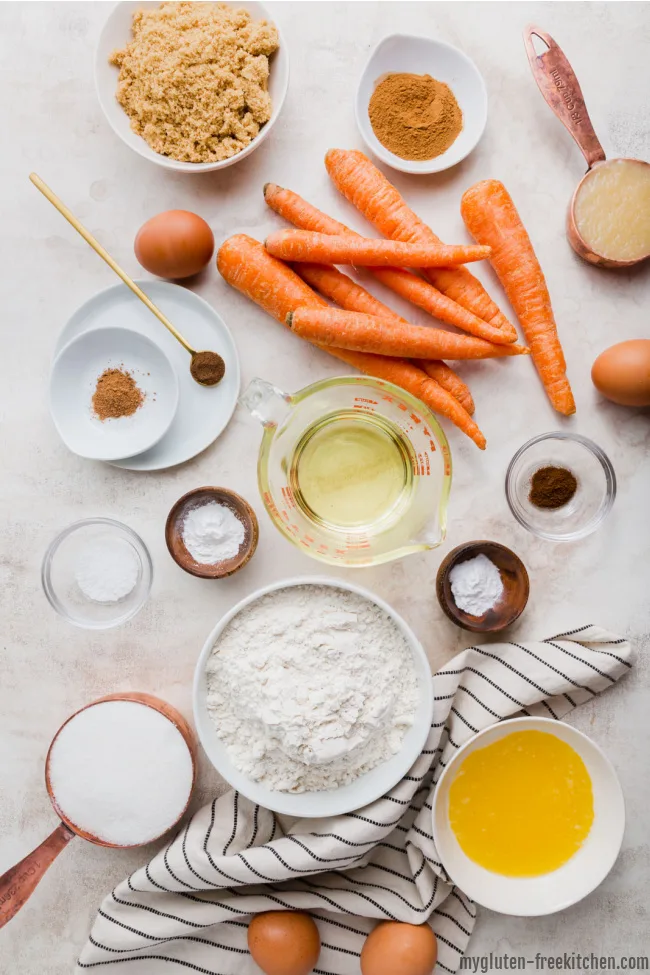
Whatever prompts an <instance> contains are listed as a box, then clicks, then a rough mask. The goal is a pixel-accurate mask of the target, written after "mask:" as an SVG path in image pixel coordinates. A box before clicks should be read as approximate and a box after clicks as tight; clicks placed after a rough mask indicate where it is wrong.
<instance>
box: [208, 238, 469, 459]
mask: <svg viewBox="0 0 650 975" xmlns="http://www.w3.org/2000/svg"><path fill="white" fill-rule="evenodd" d="M217 268H218V269H219V272H220V274H221V275H222V277H223V278H224V279H225V280H226V281H227V282H228V284H230V285H232V287H233V288H237V290H238V291H241V292H242V294H244V295H246V297H248V298H250V299H251V300H252V301H254V302H255V303H256V304H258V305H259V306H260V307H261V308H263V309H264V311H266V312H268V314H269V315H271V316H273V318H276V319H277V320H278V321H281V322H282V323H283V324H286V318H287V316H288V315H289V314H290V313H291V312H293V311H294V310H295V309H297V308H299V307H312V308H315V309H316V308H325V309H326V308H327V305H326V304H325V302H324V301H323V299H322V298H320V297H319V296H318V295H317V294H316V293H315V292H314V291H312V289H311V288H310V287H309V286H308V285H307V284H305V282H304V281H301V279H300V278H299V277H298V275H297V274H294V272H293V271H292V270H291V268H289V267H287V265H286V264H283V263H282V261H278V260H277V259H276V258H275V257H272V256H271V255H270V254H269V253H268V251H267V250H265V248H264V247H263V245H262V244H260V243H259V242H258V241H257V240H254V239H253V238H252V237H248V236H247V235H246V234H236V235H235V236H234V237H230V238H229V239H228V240H226V241H225V242H224V243H223V244H222V245H221V247H220V248H219V252H218V254H217ZM327 351H328V352H330V353H331V355H333V356H335V357H336V358H337V359H340V360H341V361H342V362H345V363H347V364H348V365H349V366H352V367H353V368H355V369H358V370H359V371H360V372H365V373H367V374H368V375H369V376H375V377H377V378H378V379H384V380H385V381H386V382H392V383H394V384H395V385H396V386H400V387H401V388H402V389H406V390H408V392H410V393H411V394H412V395H413V396H417V397H418V398H419V399H421V400H422V402H423V403H426V405H427V406H428V407H429V408H430V409H431V410H434V411H436V412H439V413H442V414H443V415H444V416H447V417H448V418H449V419H450V420H451V421H452V423H455V424H456V426H457V427H459V428H460V429H461V430H462V431H463V432H464V433H466V434H467V435H468V436H469V437H471V439H472V440H473V441H474V442H475V443H476V444H477V445H478V446H479V447H480V448H481V449H482V450H484V449H485V437H484V436H483V434H482V433H481V431H480V430H479V428H478V427H477V425H476V424H475V423H474V421H473V420H472V419H471V417H470V416H469V414H468V413H467V412H466V411H465V410H464V409H463V407H462V406H461V405H460V403H458V401H457V400H455V399H454V397H453V396H452V395H451V394H450V393H448V392H447V391H446V390H445V389H442V387H440V386H439V385H438V384H437V383H436V382H435V381H434V380H433V379H430V378H429V377H428V376H427V375H426V373H424V372H423V371H422V370H421V369H418V368H417V367H416V366H413V365H411V363H409V362H404V361H402V360H400V359H389V358H386V357H385V356H375V355H365V354H364V353H361V352H351V351H345V350H342V349H328V350H327Z"/></svg>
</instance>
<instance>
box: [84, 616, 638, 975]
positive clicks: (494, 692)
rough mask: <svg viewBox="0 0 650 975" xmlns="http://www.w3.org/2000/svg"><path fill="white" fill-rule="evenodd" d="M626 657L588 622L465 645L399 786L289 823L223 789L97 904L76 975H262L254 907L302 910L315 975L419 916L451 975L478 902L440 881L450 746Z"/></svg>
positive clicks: (338, 967) (579, 691)
mask: <svg viewBox="0 0 650 975" xmlns="http://www.w3.org/2000/svg"><path fill="white" fill-rule="evenodd" d="M630 658H631V650H630V646H629V644H628V642H627V641H626V640H622V639H619V638H618V637H616V636H613V635H612V634H610V633H606V632H605V631H604V630H602V629H600V628H599V627H596V626H583V627H580V628H579V629H576V630H572V631H571V632H568V633H563V634H559V635H558V636H557V637H554V638H552V639H550V640H545V641H544V642H539V643H521V644H517V643H498V644H487V645H485V646H481V647H470V648H469V649H468V650H464V651H463V652H462V653H460V654H458V655H457V656H456V657H455V658H454V659H453V660H452V661H451V662H450V663H449V664H448V665H447V666H446V667H444V668H443V669H442V670H441V671H439V673H437V674H436V675H435V676H434V677H433V683H434V694H435V709H434V718H433V724H432V726H431V733H430V735H429V738H428V741H427V743H426V746H425V749H424V751H423V752H422V754H421V755H420V757H419V759H418V760H417V762H416V763H415V765H414V766H413V768H412V769H411V770H410V772H409V774H408V775H406V776H405V777H404V778H403V779H402V781H401V782H400V783H399V784H398V785H397V786H395V788H394V789H392V790H391V791H390V792H389V793H388V794H387V795H385V796H383V797H382V798H381V799H378V800H377V801H376V802H373V803H372V804H371V805H369V806H366V807H365V808H363V809H360V810H358V811H357V812H354V813H349V814H348V815H346V816H337V817H334V818H329V819H319V820H314V819H304V820H300V821H299V822H291V821H287V820H285V819H284V818H283V817H279V816H276V815H274V814H273V813H272V812H269V810H267V809H262V808H261V807H260V806H256V805H254V804H253V803H251V802H249V801H248V800H246V799H244V798H243V796H241V795H239V794H238V793H237V792H230V793H228V794H227V795H224V796H222V797H221V798H220V799H216V800H215V801H214V802H212V803H211V804H210V805H208V806H205V807H204V808H203V809H201V810H200V811H199V812H198V813H197V814H196V815H195V816H194V817H193V818H192V819H191V820H190V822H189V823H188V824H187V826H185V827H184V828H183V829H182V830H181V832H180V833H179V834H178V836H176V837H175V838H174V839H173V840H172V842H171V843H170V844H169V845H168V846H166V848H165V849H164V850H163V851H161V852H160V853H159V854H158V855H157V856H156V857H154V859H153V860H152V861H151V862H150V863H148V864H147V865H146V866H145V867H142V869H140V870H137V871H136V872H135V873H134V874H132V875H131V876H130V877H129V878H128V880H125V881H124V882H123V883H121V884H120V885H119V886H118V887H116V888H115V890H114V891H113V892H112V893H111V894H109V895H108V897H106V899H105V900H104V903H103V904H102V906H101V908H100V910H99V914H98V916H97V919H96V921H95V924H94V926H93V929H92V932H91V934H90V936H89V939H88V943H87V944H86V946H85V947H84V949H83V951H82V953H81V957H80V959H79V962H78V968H77V973H78V975H79V973H80V972H82V971H83V972H85V971H87V970H88V969H92V968H96V967H97V968H100V969H101V970H107V971H111V970H113V968H115V969H116V970H117V971H118V972H120V973H124V975H128V973H133V975H136V973H137V975H164V973H165V972H167V971H168V972H170V975H171V973H172V972H174V971H178V972H180V971H181V970H183V969H185V970H186V971H190V972H204V973H206V975H259V969H258V968H257V966H256V965H255V963H254V962H253V960H252V958H251V956H250V955H249V953H248V950H247V946H246V929H247V921H248V918H249V917H250V915H252V914H257V913H259V912H260V911H268V910H282V909H287V910H289V909H301V910H307V911H309V912H310V913H311V914H312V915H313V917H314V918H315V919H316V922H317V924H318V927H319V929H320V935H321V940H322V951H321V955H320V959H319V961H318V965H317V968H316V969H314V971H315V972H316V975H357V973H358V972H359V953H360V951H361V947H362V945H363V941H364V938H365V936H366V935H367V933H368V932H369V931H370V930H371V929H372V928H373V927H374V925H375V924H376V923H377V921H378V920H382V919H386V918H389V919H393V920H398V921H408V922H409V923H411V924H420V923H422V922H424V921H428V922H429V923H430V925H431V927H432V928H433V930H434V931H435V933H436V936H437V938H438V947H439V955H438V959H439V960H438V970H439V971H441V972H455V971H456V970H457V969H458V967H459V964H460V959H461V957H462V955H463V953H464V952H465V949H466V948H467V944H468V941H469V938H470V935H471V932H472V928H473V926H474V921H475V918H476V909H475V906H474V904H473V903H472V902H471V901H470V900H469V899H468V898H467V897H466V896H465V894H464V893H463V891H461V890H458V889H457V888H456V887H454V886H453V885H452V884H451V883H449V881H448V879H447V878H446V876H445V873H444V870H443V868H442V866H441V864H440V862H439V859H438V855H437V852H436V848H435V846H434V843H433V836H432V826H431V819H432V816H431V806H432V797H433V791H434V788H435V785H436V782H437V780H438V779H439V777H440V775H441V774H442V771H443V769H444V767H445V765H446V764H447V762H448V761H449V759H450V758H451V756H452V755H453V754H454V752H455V751H456V749H457V748H459V746H460V745H462V744H463V743H464V742H465V741H467V740H468V738H470V737H471V736H472V735H473V734H475V733H476V732H477V731H479V730H480V729H482V728H485V727H486V726H488V725H490V724H492V723H493V722H496V721H500V720H502V719H503V718H509V717H512V716H513V715H518V714H532V715H536V716H545V717H552V718H562V717H563V716H564V715H565V714H567V712H568V711H570V710H571V708H573V707H575V706H576V705H578V704H582V703H584V702H585V701H588V700H590V698H592V697H594V696H595V695H596V694H598V693H600V691H603V690H605V689H606V688H607V687H609V686H610V685H611V684H613V683H615V682H616V681H617V680H618V678H619V677H621V676H622V675H623V674H624V673H626V671H627V670H628V669H629V668H630V667H631V662H630Z"/></svg>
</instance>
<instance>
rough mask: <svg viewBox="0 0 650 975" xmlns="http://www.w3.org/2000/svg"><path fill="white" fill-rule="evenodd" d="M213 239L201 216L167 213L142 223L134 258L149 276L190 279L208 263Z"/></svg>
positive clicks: (182, 211)
mask: <svg viewBox="0 0 650 975" xmlns="http://www.w3.org/2000/svg"><path fill="white" fill-rule="evenodd" d="M213 251H214V236H213V234H212V231H211V230H210V227H209V226H208V224H207V223H206V222H205V220H204V219H203V217H199V216H197V214H196V213H190V211H189V210H166V211H165V212H164V213H159V214H158V215H157V216H155V217H152V218H151V220H147V222H146V223H145V224H143V225H142V226H141V227H140V229H139V230H138V233H137V235H136V238H135V256H136V257H137V259H138V260H139V262H140V264H142V266H143V267H144V268H146V269H147V271H150V272H151V274H157V275H158V276H159V277H161V278H189V277H191V275H192V274H198V273H199V271H202V270H203V268H204V267H205V266H206V264H208V263H209V261H210V258H211V257H212V252H213Z"/></svg>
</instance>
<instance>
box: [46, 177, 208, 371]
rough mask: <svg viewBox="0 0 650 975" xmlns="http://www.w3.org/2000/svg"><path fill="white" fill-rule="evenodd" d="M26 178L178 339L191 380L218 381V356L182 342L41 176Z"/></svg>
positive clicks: (166, 319) (165, 318)
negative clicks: (187, 363)
mask: <svg viewBox="0 0 650 975" xmlns="http://www.w3.org/2000/svg"><path fill="white" fill-rule="evenodd" d="M29 178H30V180H31V181H32V183H33V184H34V186H35V187H36V189H38V190H40V191H41V193H42V194H43V196H45V197H46V198H47V199H48V200H49V201H50V203H51V204H52V206H55V207H56V209H57V210H58V211H59V213H60V214H61V215H62V216H64V217H65V219H66V220H67V221H68V223H69V224H71V225H72V226H73V227H74V229H75V230H76V231H77V233H79V234H81V236H82V237H83V239H84V240H85V241H86V243H87V244H90V246H91V247H92V249H93V250H94V251H95V252H96V253H97V254H99V256H100V257H101V258H102V260H104V261H106V263H107V264H108V266H109V267H110V268H111V269H112V270H113V271H115V273H116V274H117V276H118V277H120V278H121V279H122V281H124V284H125V285H126V286H127V288H130V289H131V291H132V292H133V294H134V295H136V296H137V297H138V298H139V299H140V301H141V302H143V304H145V305H146V306H147V308H148V309H149V311H150V312H153V314H154V315H155V316H156V318H157V319H158V321H160V322H162V323H163V325H164V326H165V328H167V329H169V331H170V332H171V333H172V335H173V336H174V338H175V339H176V340H177V341H178V342H180V344H181V345H182V346H183V348H184V349H186V350H187V351H188V352H189V354H190V355H191V357H192V361H191V363H190V372H191V374H192V378H193V379H195V380H196V382H197V383H199V385H201V386H216V384H217V383H218V382H221V380H222V379H223V376H224V373H225V371H226V365H225V363H224V361H223V359H222V358H221V356H220V355H219V354H218V353H217V352H207V351H206V352H197V351H196V350H195V349H193V348H192V346H191V345H189V344H188V343H187V342H186V341H185V339H184V338H183V336H182V335H181V333H180V332H179V331H178V330H177V329H176V328H174V326H173V325H172V323H171V322H170V321H169V319H168V318H167V317H166V316H165V315H163V313H162V312H161V310H160V308H158V307H157V306H156V305H154V303H153V301H152V300H151V298H149V297H148V296H147V295H146V294H145V293H144V291H142V289H141V288H139V287H138V286H137V284H136V283H135V281H132V280H131V278H130V277H129V276H128V274H127V273H126V271H123V270H122V268H121V267H120V266H119V264H118V263H117V262H116V261H115V260H113V258H112V257H111V255H110V254H109V253H108V251H106V250H104V248H103V247H102V245H101V244H100V243H99V241H97V240H95V238H94V237H93V236H92V234H90V233H89V232H88V231H87V230H86V228H85V227H84V226H83V225H82V224H81V223H79V221H78V220H77V218H76V217H75V215H74V214H73V213H72V212H71V211H70V210H68V208H67V206H66V205H65V203H63V202H62V201H61V200H60V199H59V198H58V196H57V195H56V194H55V193H53V192H52V190H51V189H50V188H49V186H48V185H47V184H46V183H44V182H43V180H42V179H41V177H40V176H37V175H36V173H30V174H29Z"/></svg>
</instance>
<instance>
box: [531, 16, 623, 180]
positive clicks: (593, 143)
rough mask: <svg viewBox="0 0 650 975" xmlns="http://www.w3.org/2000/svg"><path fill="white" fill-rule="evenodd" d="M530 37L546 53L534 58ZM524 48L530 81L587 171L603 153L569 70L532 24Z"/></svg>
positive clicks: (547, 37)
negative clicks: (570, 139)
mask: <svg viewBox="0 0 650 975" xmlns="http://www.w3.org/2000/svg"><path fill="white" fill-rule="evenodd" d="M533 37H538V38H539V39H540V40H541V41H543V42H544V44H546V46H547V48H548V50H547V51H544V53H543V54H537V53H536V52H535V48H534V47H533ZM524 44H525V45H526V53H527V55H528V60H529V61H530V66H531V68H532V70H533V77H534V78H535V81H536V82H537V86H538V88H539V90H540V91H541V93H542V95H543V96H544V98H545V100H546V102H547V104H548V105H549V106H550V107H551V108H552V110H553V111H554V112H555V114H556V115H557V117H558V118H559V120H560V122H562V124H563V125H564V126H565V128H566V129H567V130H568V131H569V132H570V133H571V135H572V136H573V138H574V139H575V141H576V142H577V143H578V145H579V146H580V149H581V150H582V154H583V156H584V157H585V159H586V160H587V165H588V166H589V168H590V169H591V167H592V166H593V164H594V163H596V162H602V161H603V160H604V159H605V152H604V150H603V147H602V146H601V144H600V142H599V141H598V136H597V135H596V133H595V131H594V127H593V125H592V124H591V119H590V118H589V113H588V112H587V106H586V105H585V100H584V98H583V96H582V91H581V90H580V85H579V84H578V79H577V78H576V76H575V73H574V71H573V68H572V67H571V65H570V64H569V62H568V61H567V59H566V57H565V56H564V54H563V53H562V51H561V50H560V48H559V47H558V45H557V44H556V43H555V41H554V40H553V38H552V37H551V36H550V34H547V33H545V31H543V30H540V28H539V27H535V26H533V25H532V24H531V25H529V26H528V27H526V29H525V30H524Z"/></svg>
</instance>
